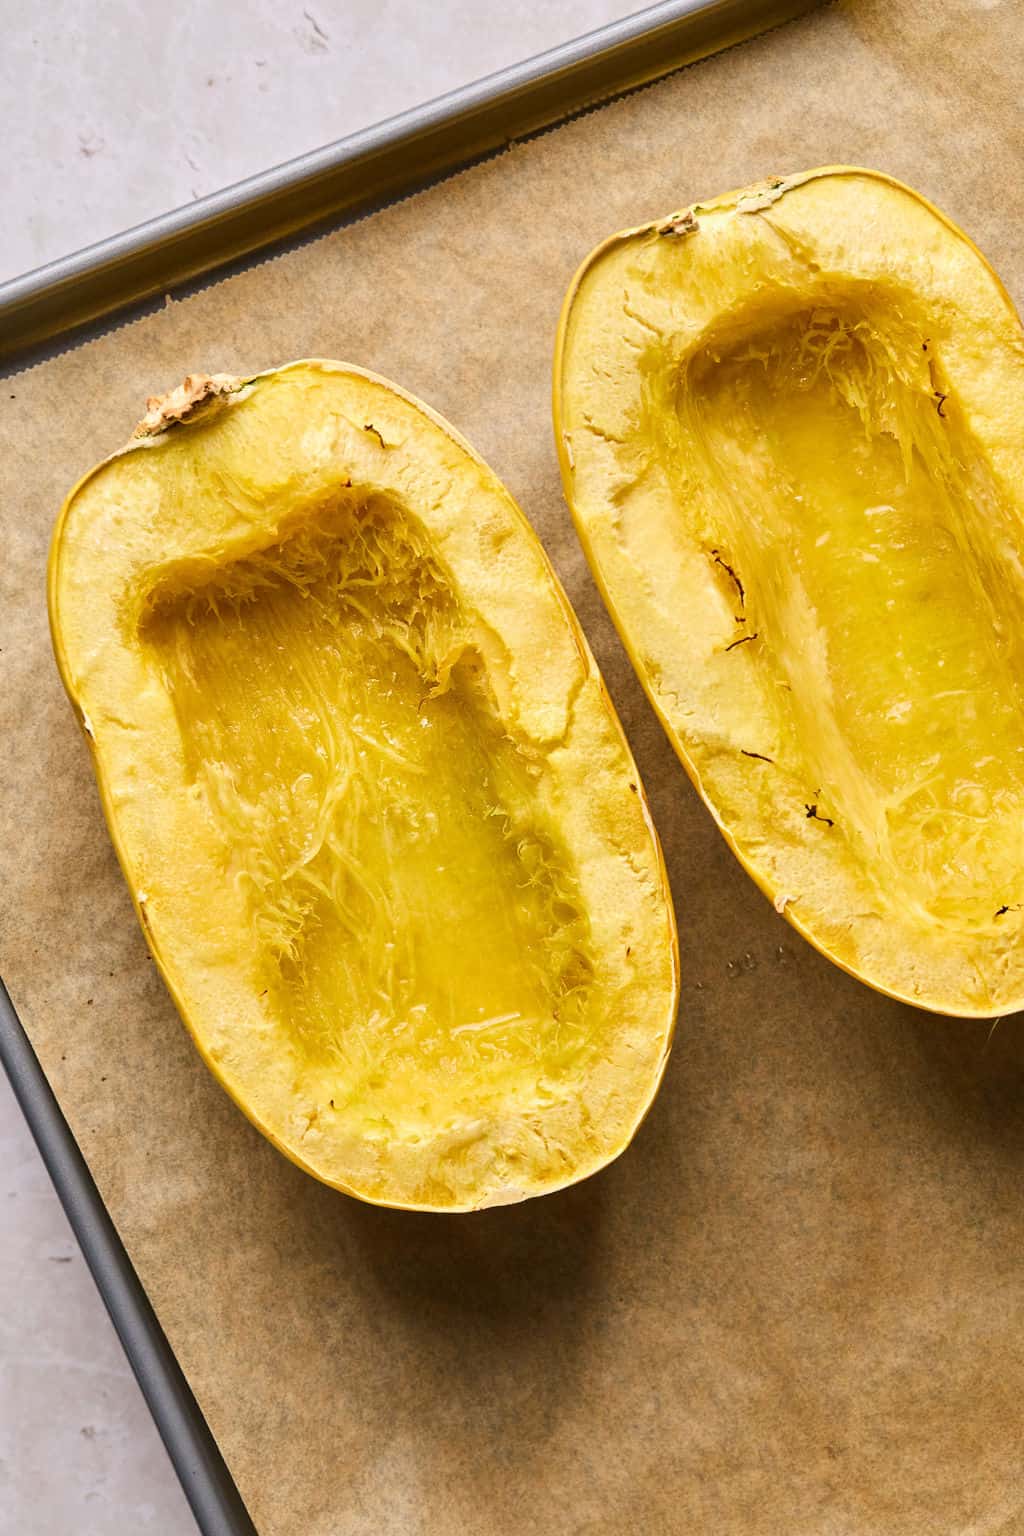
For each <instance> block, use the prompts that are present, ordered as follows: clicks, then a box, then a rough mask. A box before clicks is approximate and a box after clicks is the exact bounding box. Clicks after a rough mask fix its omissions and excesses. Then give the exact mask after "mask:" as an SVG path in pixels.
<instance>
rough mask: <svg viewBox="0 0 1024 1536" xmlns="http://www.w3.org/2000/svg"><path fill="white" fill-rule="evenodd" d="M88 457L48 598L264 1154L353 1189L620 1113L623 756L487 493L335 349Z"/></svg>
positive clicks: (148, 879)
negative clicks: (337, 358) (92, 459)
mask: <svg viewBox="0 0 1024 1536" xmlns="http://www.w3.org/2000/svg"><path fill="white" fill-rule="evenodd" d="M151 407H152V409H151V411H150V413H149V416H148V417H147V418H146V420H145V422H144V423H143V424H142V428H141V429H140V430H141V431H142V433H143V435H142V436H140V437H137V438H136V440H135V441H134V442H133V443H132V444H130V445H129V447H128V448H127V449H126V450H125V451H123V452H122V453H121V454H118V455H115V456H114V457H113V458H112V459H110V460H108V461H107V462H106V463H105V464H102V465H100V466H99V467H98V468H97V469H96V470H94V471H93V472H92V473H91V474H90V475H88V476H87V477H86V478H85V479H84V480H83V481H82V482H81V484H80V485H79V486H78V487H77V488H76V490H75V491H74V492H73V493H72V495H71V497H70V498H69V500H68V502H67V504H66V505H65V508H64V510H63V512H62V514H61V517H60V521H59V523H58V526H57V530H56V533H55V536H54V543H53V550H52V556H51V565H50V616H51V627H52V632H53V637H54V645H55V650H56V654H57V658H58V662H59V665H60V669H61V673H62V676H63V678H64V682H65V686H66V687H67V690H68V693H69V695H70V697H71V699H72V701H73V703H74V705H75V707H76V710H77V712H78V714H79V716H80V718H81V721H82V724H83V726H84V729H85V731H86V733H87V735H88V737H89V739H90V742H91V745H92V750H93V754H94V758H95V766H96V772H97V776H98V780H99V785H100V789H101V793H102V798H103V803H104V807H105V810H106V814H107V819H108V822H109V826H110V831H111V835H112V837H113V839H114V843H115V845H116V847H117V850H118V854H119V856H120V859H121V862H122V866H123V868H124V871H125V875H126V877H127V880H128V883H129V886H130V888H131V891H132V894H133V898H134V901H135V904H136V907H137V909H138V912H139V915H140V918H141V920H142V923H143V926H144V929H145V932H146V936H147V939H148V941H149V944H150V947H151V949H152V951H153V954H154V956H155V957H156V960H157V962H158V964H159V966H160V968H161V971H162V973H163V975H164V978H165V980H166V982H167V984H168V986H169V987H170V989H171V992H172V994H173V996H174V998H175V1000H176V1002H177V1004H178V1007H179V1009H180V1012H181V1014H182V1017H183V1018H184V1020H185V1022H186V1023H187V1025H188V1027H189V1029H190V1030H191V1032H192V1034H193V1036H194V1038H195V1041H196V1044H197V1046H198V1047H199V1050H200V1052H201V1054H202V1056H203V1057H204V1059H205V1060H206V1062H207V1064H208V1065H209V1066H210V1068H211V1069H212V1071H213V1072H214V1073H215V1074H216V1076H217V1077H218V1078H219V1079H220V1081H221V1082H222V1083H223V1084H224V1086H225V1087H226V1088H227V1089H228V1091H229V1092H230V1093H231V1095H232V1096H233V1097H234V1099H235V1100H236V1101H237V1102H238V1103H239V1105H240V1106H241V1107H242V1108H243V1110H244V1111H245V1112H246V1114H248V1115H249V1117H250V1118H251V1119H252V1120H253V1121H254V1123H255V1124H256V1125H257V1126H258V1127H259V1128H260V1129H261V1130H262V1131H263V1132H264V1133H265V1134H266V1135H267V1136H268V1137H269V1138H270V1140H271V1141H273V1142H274V1143H275V1144H276V1145H277V1146H278V1147H279V1148H280V1149H281V1150H282V1151H283V1152H285V1153H286V1154H287V1155H288V1156H289V1157H290V1158H292V1159H293V1160H294V1161H295V1162H296V1163H298V1164H299V1165H300V1166H302V1167H303V1168H305V1169H307V1170H308V1171H309V1172H310V1173H312V1174H314V1175H315V1176H316V1177H318V1178H320V1179H322V1180H324V1181H325V1182H327V1183H329V1184H332V1185H334V1186H336V1187H337V1188H339V1189H344V1190H346V1191H348V1192H349V1193H351V1194H355V1195H358V1196H359V1197H361V1198H363V1199H366V1200H369V1201H373V1202H376V1203H381V1204H388V1205H395V1206H402V1207H410V1208H417V1209H425V1210H468V1209H473V1208H477V1207H480V1206H485V1205H491V1204H498V1203H504V1202H507V1201H511V1200H517V1199H522V1198H525V1197H527V1196H530V1195H535V1194H541V1193H544V1192H546V1191H549V1190H552V1189H555V1188H557V1187H560V1186H562V1185H566V1184H570V1183H572V1182H574V1181H575V1180H577V1179H580V1178H583V1177H584V1176H585V1175H587V1174H589V1173H592V1172H594V1171H595V1170H596V1169H598V1168H600V1167H601V1166H603V1165H604V1164H605V1163H607V1162H608V1161H610V1160H611V1159H612V1158H614V1157H615V1156H617V1155H618V1153H619V1152H621V1151H622V1150H623V1148H624V1147H625V1146H626V1145H627V1144H628V1142H629V1140H630V1139H631V1137H632V1135H633V1133H634V1131H635V1130H636V1128H637V1125H638V1124H639V1122H640V1120H641V1119H642V1117H643V1115H644V1113H645V1112H646V1110H647V1108H648V1106H649V1105H650V1103H651V1100H652V1099H653V1097H654V1094H655V1092H656V1091H657V1087H658V1083H659V1081H660V1078H661V1074H662V1070H663V1067H664V1064H665V1060H666V1056H667V1054H668V1049H669V1044H670V1039H671V1033H672V1028H673V1024H674V1018H675V1009H676V1001H677V964H676V944H675V928H674V919H673V915H672V908H671V901H670V897H669V893H668V888H667V883H666V877H665V871H664V866H663V863H662V859H661V854H660V850H659V848H658V844H657V839H656V837H655V834H654V831H653V828H652V826H651V823H650V820H649V816H648V812H647V806H646V802H645V799H644V796H643V793H642V789H641V787H640V784H639V779H638V777H637V772H636V768H635V765H634V763H633V760H632V758H631V756H630V752H629V748H628V746H627V745H626V742H625V739H624V737H623V735H622V732H621V729H620V727H619V724H618V721H617V720H616V718H615V715H614V713H613V710H612V708H611V705H610V703H609V701H608V698H607V694H606V693H605V691H604V688H603V685H602V682H601V678H600V676H599V674H598V671H597V668H596V665H595V663H594V660H593V658H592V656H591V654H590V652H589V650H588V648H587V645H586V642H585V640H584V639H583V636H582V634H581V632H580V629H579V626H578V624H577V623H576V620H575V618H574V616H573V614H572V611H571V609H570V608H569V606H568V603H567V600H566V598H565V596H564V594H563V592H562V591H561V588H560V587H559V585H558V582H557V580H556V578H555V576H554V573H553V572H552V570H551V567H550V565H549V564H548V562H547V559H546V558H545V555H544V553H543V551H542V549H541V547H540V544H539V542H538V540H537V538H536V537H535V535H534V534H533V532H532V530H531V529H530V527H529V525H528V524H527V522H526V520H525V518H524V517H523V515H522V513H521V512H520V511H519V509H518V508H517V507H516V505H515V503H514V502H513V501H512V499H511V497H510V496H509V495H508V493H507V492H506V491H505V490H504V488H503V487H502V485H501V484H500V482H499V481H498V480H497V479H496V477H495V476H494V475H493V474H492V473H491V471H490V470H489V469H488V468H487V466H486V465H485V464H484V463H483V462H482V461H481V460H480V459H479V458H478V457H477V456H476V455H475V454H474V453H473V452H472V450H471V449H470V448H469V447H468V445H467V444H466V443H464V442H463V441H462V440H461V439H460V438H459V437H458V436H457V435H456V434H455V433H454V432H453V431H452V429H451V428H450V427H448V426H447V425H446V424H445V423H444V422H443V421H441V420H440V419H439V418H438V417H436V416H434V415H433V414H432V413H431V412H429V411H428V410H427V409H426V408H425V407H424V406H422V405H420V404H419V403H418V402H416V401H414V400H412V399H411V398H410V397H408V396H407V395H404V394H403V393H401V392H400V391H399V390H397V389H395V388H394V387H393V386H391V385H389V384H387V383H386V382H385V381H383V380H381V379H378V378H375V377H373V376H371V375H368V374H365V373H362V372H360V371H358V370H356V369H352V368H347V367H344V366H342V365H341V364H336V363H330V362H304V363H297V364H294V365H292V366H290V367H287V368H284V369H279V370H276V371H274V372H271V373H268V374H264V375H261V376H259V377H257V378H255V379H251V380H247V381H244V382H243V381H241V380H231V379H226V378H217V379H213V380H210V379H207V378H205V377H202V378H200V379H198V380H190V381H187V387H183V388H182V390H180V391H176V392H175V393H174V394H173V395H172V396H169V397H168V399H167V401H166V402H151Z"/></svg>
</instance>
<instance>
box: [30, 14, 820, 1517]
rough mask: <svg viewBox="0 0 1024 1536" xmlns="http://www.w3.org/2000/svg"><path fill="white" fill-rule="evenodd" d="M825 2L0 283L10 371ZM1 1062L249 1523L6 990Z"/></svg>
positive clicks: (633, 43) (78, 1221) (328, 166)
mask: <svg viewBox="0 0 1024 1536" xmlns="http://www.w3.org/2000/svg"><path fill="white" fill-rule="evenodd" d="M817 3H818V0H663V3H662V4H659V5H655V6H651V7H649V8H647V9H645V10H643V11H641V12H638V13H637V14H636V15H634V16H631V17H629V18H627V19H625V20H623V21H621V22H618V23H615V24H613V25H611V26H608V27H604V28H601V29H600V30H598V31H596V32H592V33H590V34H588V35H587V36H585V37H582V38H579V39H577V40H575V41H574V42H571V43H568V44H565V45H564V46H562V47H559V48H556V49H552V50H551V51H549V52H547V53H545V54H542V55H539V56H538V57H536V58H534V59H531V60H528V61H526V62H524V63H522V64H518V65H515V66H513V67H511V68H509V69H507V70H503V71H501V72H500V73H498V74H496V75H492V76H490V77H488V78H487V79H485V80H483V81H480V82H478V83H476V84H473V85H469V86H467V87H465V88H464V89H461V90H457V91H454V92H451V93H450V94H448V95H446V96H444V97H441V98H439V99H438V100H436V101H433V102H429V103H427V104H426V105H424V106H422V107H418V108H415V109H414V110H412V111H410V112H406V113H403V114H402V115H401V116H399V117H395V118H392V119H390V120H389V121H387V122H385V123H382V124H380V125H378V126H376V127H374V128H370V129H367V130H365V131H363V132H360V133H357V134H354V135H351V136H350V137H348V138H346V139H343V140H340V141H338V142H337V143H335V144H332V145H328V146H327V147H325V148H323V149H321V150H318V151H315V152H314V153H312V154H309V155H305V156H302V157H300V158H299V159H297V160H293V161H291V162H289V163H288V164H286V165H283V166H280V167H277V168H276V169H274V170H271V171H268V172H266V173H264V174H262V175H259V176H256V177H253V178H251V179H250V180H248V181H246V182H242V183H240V184H238V185H236V186H233V187H229V188H227V189H226V190H224V191H222V192H219V193H217V194H215V195H213V196H211V197H207V198H204V199H202V200H200V201H198V202H196V203H194V204H192V205H191V206H189V207H187V208H183V209H179V210H177V211H175V212H172V213H169V214H166V215H164V216H163V217H161V218H158V219H154V220H152V221H150V222H148V223H146V224H143V225H140V226H138V227H137V228H135V229H132V230H129V231H127V232H125V233H124V234H121V235H118V236H115V237H113V238H112V239H109V240H105V241H103V242H101V243H99V244H98V245H94V246H91V247H89V248H87V249H85V250H83V251H80V252H77V253H75V254H73V255H70V256H67V257H63V258H61V259H60V260H58V261H56V262H53V263H51V264H50V265H48V266H46V267H43V268H40V269H39V270H37V271H35V272H31V273H28V274H26V275H25V276H23V277H19V278H16V279H14V280H13V281H11V282H8V283H6V284H3V285H2V286H0V374H4V375H7V374H9V373H12V372H14V371H16V370H17V369H18V368H20V367H21V366H23V365H24V364H26V363H27V362H31V361H35V360H38V359H40V358H41V357H44V356H47V355H52V354H53V353H54V352H57V351H60V350H62V349H63V348H64V347H66V346H67V345H69V344H71V343H72V342H73V341H74V340H76V339H78V338H80V337H85V336H87V335H88V334H90V333H91V332H94V331H95V330H96V329H97V328H98V327H99V326H101V325H102V324H103V323H105V322H107V321H109V317H111V316H112V315H113V314H115V313H118V314H122V315H123V314H124V312H125V311H127V310H131V309H132V308H134V309H135V310H136V311H137V310H138V309H139V307H140V306H144V305H145V304H146V303H147V302H150V301H153V299H154V296H157V302H160V301H162V298H163V296H164V294H165V293H167V292H168V291H169V290H172V289H173V290H175V291H177V292H180V291H181V287H182V285H183V284H187V283H192V284H194V283H195V282H196V281H197V280H199V279H202V278H203V277H204V276H205V275H206V274H209V273H211V272H213V271H214V270H216V271H217V272H218V274H219V273H221V272H222V271H223V270H224V268H225V264H227V263H235V264H236V265H239V264H241V265H245V264H247V263H248V262H249V261H251V260H253V259H255V258H256V257H257V256H258V257H262V256H263V255H265V254H266V252H267V250H268V248H269V247H271V246H272V245H278V246H280V244H281V243H282V242H283V241H287V240H291V241H294V240H295V239H296V238H304V237H306V236H308V235H309V234H310V233H311V232H315V231H318V230H320V229H322V228H323V227H330V226H333V225H336V224H338V223H341V222H345V221H347V220H350V219H352V218H355V217H357V216H358V215H359V214H361V213H365V212H367V211H369V210H370V209H372V208H374V207H378V206H382V205H383V204H386V203H387V202H389V201H393V200H395V199H397V198H400V197H402V196H404V195H407V194H408V193H410V192H412V191H414V190H416V189H417V188H419V187H422V186H424V185H428V184H430V183H432V182H433V181H436V180H438V179H440V178H441V177H443V176H444V175H445V174H447V173H450V172H451V171H453V170H456V169H458V168H461V167H463V166H465V165H468V164H471V163H473V162H474V161H476V160H479V159H480V158H482V157H484V156H486V155H487V154H488V153H490V152H492V151H494V150H496V149H498V148H501V147H503V146H505V145H507V144H508V143H509V142H511V141H513V140H516V139H521V138H524V137H527V136H529V135H531V134H534V133H536V132H538V131H540V130H542V129H543V128H545V127H548V126H551V125H553V124H554V123H556V122H559V121H563V120H565V119H566V118H567V117H570V116H572V115H573V114H574V113H576V112H579V111H580V110H583V109H585V108H586V107H588V106H591V105H594V104H596V103H598V102H600V101H602V100H606V99H607V98H609V97H610V96H613V95H616V94H620V93H622V92H623V91H625V90H628V89H630V88H632V87H635V86H637V85H640V84H642V83H644V82H647V81H649V80H652V79H654V78H656V77H658V76H659V75H662V74H665V73H667V72H669V71H670V70H672V69H674V68H677V67H679V66H680V65H682V64H685V63H688V62H692V61H694V60H695V59H698V58H700V57H703V56H706V55H707V54H709V53H711V52H714V51H717V50H718V49H720V48H722V47H725V46H727V45H729V44H731V43H734V42H738V41H740V40H742V39H743V38H746V37H749V36H752V35H754V34H755V33H757V32H759V31H761V30H764V29H765V28H767V27H768V26H771V25H774V24H777V23H779V22H782V21H784V20H787V19H789V18H791V17H793V16H796V15H798V14H801V13H803V12H805V11H808V10H810V9H813V8H814V5H815V4H817ZM0 1062H2V1064H3V1066H4V1068H5V1070H6V1072H7V1074H8V1077H9V1078H10V1080H11V1083H12V1085H13V1087H14V1091H15V1094H16V1096H17V1099H18V1102H19V1104H20V1105H21V1108H22V1110H23V1112H24V1114H25V1117H26V1119H27V1121H28V1123H29V1125H30V1127H31V1130H32V1132H33V1135H34V1137H35V1140H36V1142H37V1144H38V1146H39V1149H40V1152H41V1154H42V1156H43V1159H44V1162H45V1164H46V1167H47V1169H48V1171H49V1173H50V1176H51V1178H52V1180H53V1183H54V1185H55V1187H56V1190H57V1193H58V1195H59V1197H60V1199H61V1201H62V1204H63V1205H64V1208H65V1210H66V1212H67V1214H68V1217H69V1220H70V1223H71V1226H72V1229H73V1230H74V1232H75V1235H76V1237H77V1239H78V1241H79V1243H80V1245H81V1247H82V1250H83V1253H84V1256H85V1258H86V1261H87V1262H88V1264H89V1267H90V1270H91V1272H92V1274H93V1277H94V1279H95V1281H96V1283H97V1286H98V1288H99V1290H100V1292H101V1295H102V1296H103V1299H104V1302H105V1304H106V1306H107V1309H108V1311H109V1313H110V1315H111V1318H112V1320H113V1322H114V1326H115V1328H116V1329H117V1332H118V1335H119V1337H120V1339H121V1342H122V1344H123V1346H124V1348H125V1351H126V1354H127V1356H128V1359H129V1361H130V1363H131V1365H132V1368H133V1370H134V1372H135V1375H136V1376H137V1378H138V1380H139V1383H140V1385H141V1388H142V1391H143V1394H144V1396H145V1399H146V1401H147V1403H148V1405H149V1408H150V1411H151V1412H152V1414H153V1417H154V1420H155V1421H156V1424H157V1427H158V1429H159V1431H160V1434H161V1436H162V1438H163V1440H164V1443H165V1445H166V1447H167V1450H168V1452H169V1455H170V1457H171V1460H172V1462H173V1464H174V1467H175V1469H176V1471H177V1474H178V1476H179V1479H180V1481H181V1483H182V1486H183V1488H184V1491H185V1494H186V1496H187V1498H188V1500H189V1503H190V1505H191V1508H192V1510H193V1512H194V1514H195V1517H196V1519H197V1522H198V1524H199V1528H200V1531H201V1532H202V1533H203V1536H252V1533H253V1532H254V1531H255V1527H254V1526H253V1524H252V1521H251V1519H250V1517H249V1515H248V1514H247V1512H246V1510H245V1508H244V1506H243V1503H242V1500H241V1497H240V1495H239V1493H238V1490H237V1488H236V1487H235V1484H234V1482H233V1480H232V1478H231V1476H230V1473H229V1472H228V1470H227V1467H226V1465H225V1463H224V1461H223V1459H222V1457H221V1455H220V1452H219V1450H218V1448H217V1446H216V1443H215V1441H214V1439H213V1437H212V1435H211V1434H210V1431H209V1429H208V1427H207V1425H206V1423H205V1421H204V1419H203V1416H202V1414H201V1412H200V1410H199V1408H198V1406H197V1404H196V1402H195V1399H194V1397H193V1395H192V1393H191V1391H190V1389H189V1386H188V1384H187V1382H186V1380H185V1378H184V1375H183V1374H182V1372H181V1370H180V1368H179V1366H178V1363H177V1361H176V1360H175V1358H174V1354H173V1352H172V1350H171V1348H170V1346H169V1344H168V1342H167V1340H166V1338H165V1336H164V1334H163V1332H162V1330H161V1327H160V1324H159V1321H158V1319H157V1317H156V1315H155V1313H154V1311H153V1308H152V1307H151V1305H150V1303H149V1300H148V1298H147V1297H146V1294H145V1291H144V1290H143V1287H142V1285H141V1284H140V1282H139V1280H138V1277H137V1276H136V1274H135V1272H134V1270H133V1268H132V1266H131V1263H130V1261H129V1259H128V1256H127V1254H126V1252H125V1249H124V1247H123V1245H122V1243H121V1240H120V1238H119V1236H118V1234H117V1231H116V1229H115V1227H114V1225H113V1222H112V1221H111V1218H110V1216H109V1214H108V1213H107V1211H106V1209H105V1207H104V1205H103V1202H102V1200H101V1198H100V1195H99V1193H98V1191H97V1189H96V1186H95V1184H94V1182H93V1179H92V1177H91V1175H90V1173H89V1170H88V1167H87V1165H86V1163H85V1160H84V1158H83V1157H82V1154H81V1152H80V1150H79V1148H78V1146H77V1144H76V1142H75V1140H74V1137H73V1135H72V1133H71V1131H70V1129H69V1127H68V1125H67V1123H66V1121H65V1119H64V1116H63V1114H62V1113H61V1109H60V1106H59V1104H58V1102H57V1100H56V1098H55V1096H54V1094H53V1092H52V1090H51V1088H50V1086H49V1084H48V1082H47V1080H46V1077H45V1075H44V1073H43V1071H42V1068H41V1067H40V1065H39V1062H38V1060H37V1058H36V1056H35V1053H34V1051H33V1049H32V1046H31V1044H30V1042H29V1039H28V1036H27V1035H26V1033H25V1031H24V1030H23V1028H22V1026H21V1024H20V1022H19V1020H18V1018H17V1015H16V1012H15V1010H14V1007H13V1005H12V1003H11V1000H10V998H9V996H8V994H7V992H6V990H4V989H3V987H2V984H0Z"/></svg>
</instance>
